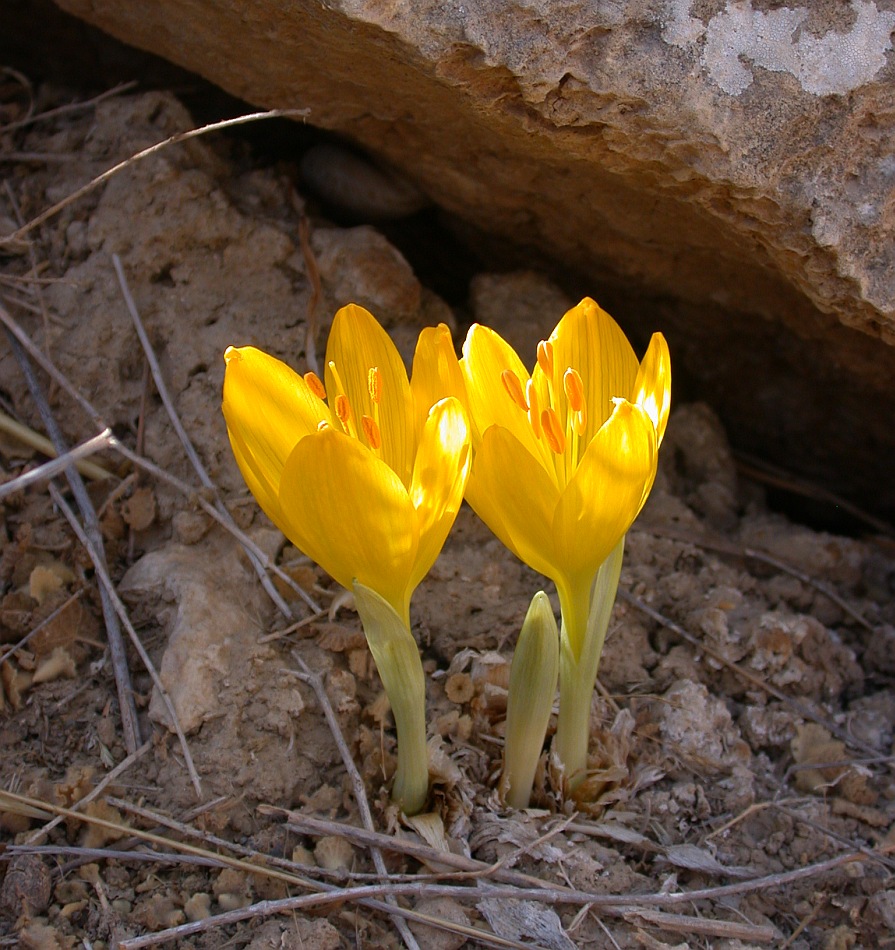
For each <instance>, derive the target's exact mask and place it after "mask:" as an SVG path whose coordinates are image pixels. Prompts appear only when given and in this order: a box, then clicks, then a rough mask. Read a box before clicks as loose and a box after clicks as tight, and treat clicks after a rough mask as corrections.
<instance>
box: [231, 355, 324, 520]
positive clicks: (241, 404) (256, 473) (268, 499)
mask: <svg viewBox="0 0 895 950" xmlns="http://www.w3.org/2000/svg"><path fill="white" fill-rule="evenodd" d="M224 360H225V362H226V364H227V368H226V371H225V373H224V400H223V406H222V408H223V411H224V418H225V420H226V422H227V432H228V434H229V436H230V445H231V446H232V447H233V454H234V456H235V457H236V461H237V463H238V465H239V468H240V471H241V472H242V474H243V477H244V478H245V480H246V484H247V485H248V486H249V489H250V490H251V492H252V494H253V495H254V496H255V497H256V498H257V499H258V503H259V504H260V505H261V508H262V510H263V511H264V513H265V514H266V515H267V516H268V517H269V518H270V519H271V521H273V522H274V524H276V526H277V527H278V528H279V529H280V530H281V531H283V530H284V519H283V515H282V512H281V511H280V507H279V502H278V500H277V494H278V492H279V486H280V479H281V477H282V473H283V466H284V465H285V463H286V459H287V458H288V457H289V454H290V453H291V452H292V449H293V448H294V447H295V445H296V443H298V442H299V441H300V440H301V439H302V438H304V437H305V436H306V435H308V434H309V433H310V432H315V431H316V430H317V425H318V423H319V422H321V421H329V419H330V413H329V410H328V409H327V407H326V405H325V404H324V403H323V402H321V400H320V399H318V398H317V397H316V396H315V395H314V394H313V393H312V392H311V391H310V389H309V388H308V386H307V383H305V381H304V380H303V379H302V378H301V376H299V375H298V373H296V372H294V371H293V370H291V369H290V368H289V367H288V366H287V365H286V364H285V363H283V362H281V361H280V360H278V359H276V358H274V357H272V356H268V354H266V353H263V352H261V350H258V349H255V347H253V346H246V347H240V348H236V347H232V346H231V347H229V348H228V349H227V352H226V353H225V354H224Z"/></svg>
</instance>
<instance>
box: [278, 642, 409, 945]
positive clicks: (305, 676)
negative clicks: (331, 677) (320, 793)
mask: <svg viewBox="0 0 895 950" xmlns="http://www.w3.org/2000/svg"><path fill="white" fill-rule="evenodd" d="M292 657H293V659H294V660H295V662H296V663H298V665H299V666H300V667H301V672H299V671H298V670H290V671H289V672H290V673H292V675H293V676H297V677H298V678H299V679H300V680H301V681H302V682H303V683H305V684H306V685H307V686H310V687H311V689H313V690H314V693H315V695H316V696H317V702H319V703H320V706H321V708H322V709H323V716H324V718H325V719H326V724H327V725H328V726H329V731H330V732H331V733H332V736H333V739H335V742H336V745H337V746H338V749H339V755H340V756H341V757H342V764H343V765H344V766H345V771H346V772H347V773H348V778H349V780H350V781H351V790H352V791H353V792H354V800H355V801H356V802H357V810H358V811H359V812H360V817H361V821H362V822H363V823H364V828H366V829H367V831H373V815H372V814H371V813H370V803H369V802H368V801H367V790H366V788H364V780H363V779H362V778H361V775H360V772H358V770H357V767H356V766H355V764H354V759H353V758H352V757H351V751H350V750H349V748H348V746H347V744H346V743H345V737H344V736H343V735H342V729H341V727H340V726H339V721H338V719H336V714H335V711H334V710H333V707H332V704H331V703H330V701H329V696H327V695H326V689H325V688H324V686H323V680H322V679H321V678H320V676H318V675H317V674H316V673H313V672H311V670H310V668H309V667H308V665H307V663H305V661H304V660H303V659H302V658H301V657H300V656H299V655H298V654H297V653H295V651H293V652H292ZM370 854H371V856H372V858H373V864H374V866H375V867H376V871H377V873H378V874H379V876H380V878H381V879H382V880H383V881H386V880H388V869H387V868H386V866H385V861H383V859H382V852H381V851H380V850H379V848H378V847H376V846H375V845H373V846H371V847H370ZM386 900H387V902H388V903H389V904H391V903H392V902H393V900H394V899H393V898H386ZM393 922H394V925H395V928H396V929H397V931H398V933H399V934H400V935H401V939H402V940H403V941H404V943H405V944H406V945H407V946H408V947H409V948H410V950H419V944H418V943H417V942H416V939H415V938H414V936H413V934H412V933H411V932H410V928H409V927H408V926H407V923H406V922H405V921H404V920H403V919H402V918H400V917H393Z"/></svg>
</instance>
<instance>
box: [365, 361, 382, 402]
mask: <svg viewBox="0 0 895 950" xmlns="http://www.w3.org/2000/svg"><path fill="white" fill-rule="evenodd" d="M367 392H369V394H370V399H372V400H373V402H374V403H379V402H381V401H382V373H380V372H379V367H378V366H371V367H370V368H369V369H368V370H367Z"/></svg>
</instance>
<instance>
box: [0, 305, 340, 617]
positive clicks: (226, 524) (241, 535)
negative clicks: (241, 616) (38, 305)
mask: <svg viewBox="0 0 895 950" xmlns="http://www.w3.org/2000/svg"><path fill="white" fill-rule="evenodd" d="M0 323H2V324H3V325H4V326H5V327H6V329H7V330H8V331H9V332H10V333H11V334H12V335H13V336H14V337H15V338H16V339H17V340H18V341H19V343H20V344H21V345H22V347H23V348H24V349H25V351H26V352H27V353H28V355H29V356H30V357H31V358H32V359H33V360H34V362H35V363H37V364H38V365H39V366H40V368H41V369H42V370H43V371H44V372H45V373H47V374H48V375H49V376H50V377H51V379H53V381H54V382H55V383H57V384H58V385H59V386H60V387H61V388H62V389H64V390H65V392H66V393H68V395H69V396H70V397H71V398H72V399H73V400H74V401H75V402H76V403H77V404H78V405H79V406H80V407H81V408H82V409H83V410H84V412H85V413H86V414H87V415H88V416H89V417H90V419H91V421H92V422H93V423H94V424H95V425H96V426H97V428H101V429H105V428H108V426H107V425H106V423H105V421H104V420H103V418H102V416H101V415H100V414H99V413H98V412H97V411H96V409H94V407H93V406H92V405H91V404H90V402H89V401H88V400H87V399H85V398H84V396H82V395H81V393H80V392H79V391H78V389H77V388H76V387H75V386H73V385H72V383H71V382H70V380H69V379H68V377H67V376H66V375H65V374H64V373H63V372H62V371H61V370H59V369H58V368H57V366H56V364H55V363H53V361H52V360H50V359H48V358H47V356H45V355H44V353H43V351H42V350H41V349H40V348H39V347H37V346H35V344H34V342H33V341H32V339H31V338H30V337H29V336H28V334H27V333H25V331H24V330H23V329H22V328H21V327H20V326H19V324H18V323H17V322H16V321H15V320H14V319H13V318H12V316H11V315H10V313H9V312H8V311H7V310H6V309H5V308H4V307H2V306H0ZM109 446H110V448H112V449H114V450H115V451H116V452H118V453H119V454H120V455H123V456H124V457H125V458H126V459H127V460H128V461H129V462H131V463H132V464H133V465H135V466H136V467H137V468H140V469H143V470H144V471H146V472H148V473H149V474H151V475H153V476H154V477H155V478H157V479H159V481H163V482H165V483H167V484H168V485H171V486H172V487H173V488H176V489H177V490H178V491H179V492H181V494H183V495H185V496H186V497H187V498H190V499H193V500H195V501H196V502H197V503H198V504H199V505H200V507H201V508H202V509H203V510H204V511H205V512H206V514H208V515H209V516H210V517H211V518H213V519H214V520H215V521H217V523H218V524H219V525H221V527H222V528H224V529H225V530H226V531H228V532H229V533H230V534H231V535H233V537H234V538H236V539H237V541H239V543H240V544H241V545H242V546H243V547H244V548H245V549H246V550H247V551H250V552H251V553H252V554H253V555H254V556H255V557H256V558H257V559H258V560H259V561H260V562H261V564H263V565H264V567H265V569H266V570H268V571H270V572H271V573H273V574H276V576H277V577H278V578H279V579H280V580H281V581H282V582H283V583H284V584H286V586H287V587H289V588H290V589H291V590H293V591H295V593H296V594H297V595H298V596H299V597H301V598H302V600H303V601H304V602H305V603H306V604H307V605H308V606H309V607H310V608H311V610H313V611H314V613H315V614H318V615H319V614H322V613H323V609H322V608H321V607H320V605H319V604H318V603H317V602H316V601H315V600H314V599H313V598H312V597H311V596H310V595H309V594H308V593H307V591H305V590H304V588H302V587H300V586H299V585H298V584H297V583H296V582H295V580H294V579H293V578H292V577H290V576H289V575H288V574H287V573H286V572H285V571H284V570H282V569H281V568H280V567H279V566H277V565H276V564H274V563H273V562H272V561H271V560H270V558H269V557H268V556H267V554H265V553H264V551H262V550H261V548H259V547H258V545H257V544H255V542H254V541H252V539H251V538H250V537H249V536H248V535H247V534H246V533H245V532H244V531H241V530H240V529H239V527H238V526H237V525H236V522H234V521H233V518H232V516H231V515H230V514H229V512H227V514H226V515H222V514H221V513H220V512H219V511H218V510H217V509H216V508H215V507H214V506H213V505H211V504H209V503H208V502H207V501H206V500H205V499H204V498H202V496H201V495H200V494H198V490H197V489H196V487H195V486H194V485H188V484H187V483H186V482H183V481H181V480H180V479H179V478H177V477H175V476H174V475H171V474H170V473H168V472H166V471H165V470H164V469H162V468H159V467H158V466H157V465H155V464H153V463H152V462H150V461H149V460H148V459H145V458H143V457H142V456H141V455H138V454H137V453H136V452H133V451H131V449H129V448H128V447H127V446H126V445H123V444H122V443H121V442H119V441H118V440H117V439H116V438H114V437H112V438H111V439H110V440H109Z"/></svg>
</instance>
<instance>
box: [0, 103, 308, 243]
mask: <svg viewBox="0 0 895 950" xmlns="http://www.w3.org/2000/svg"><path fill="white" fill-rule="evenodd" d="M309 114H310V109H271V110H270V111H268V112H252V113H249V114H248V115H240V116H236V117H235V118H233V119H224V121H222V122H212V123H211V124H210V125H203V126H202V127H201V128H198V129H190V130H189V131H187V132H177V133H176V134H174V135H172V136H170V137H169V138H166V139H164V140H163V141H161V142H157V143H156V144H155V145H150V146H149V147H148V148H144V149H143V151H141V152H137V153H136V154H135V155H131V156H130V157H129V158H126V159H125V160H124V161H122V162H118V163H117V164H116V165H113V166H112V167H111V168H109V169H107V170H106V171H104V172H103V173H102V174H101V175H97V177H96V178H94V179H93V180H92V181H90V182H88V183H87V184H86V185H84V186H83V187H82V188H78V189H77V190H76V191H73V192H72V193H71V194H70V195H68V196H67V197H65V198H63V199H62V201H58V202H57V203H56V204H54V205H53V206H52V207H51V208H47V210H46V211H44V212H42V213H41V214H39V215H38V216H37V217H36V218H32V219H31V221H29V222H28V223H27V224H26V225H24V226H23V227H20V228H18V230H16V231H13V232H12V234H8V235H7V236H6V237H2V238H0V246H2V245H3V244H11V243H13V242H14V241H19V240H21V239H22V238H23V237H24V236H25V235H26V234H28V233H29V232H31V231H33V230H34V229H35V228H37V227H40V225H42V224H43V223H44V222H45V221H49V220H50V218H52V217H54V216H55V215H57V214H58V213H59V212H60V211H62V210H64V209H65V208H67V207H68V206H69V205H70V204H74V202H76V201H78V200H79V199H80V198H83V197H84V195H89V194H90V192H91V191H95V190H96V189H97V188H99V186H100V185H102V184H105V182H107V181H108V180H109V179H110V178H112V177H113V176H115V175H117V174H118V172H120V171H122V170H123V169H125V168H127V167H128V166H129V165H133V164H134V162H138V161H140V160H141V159H143V158H148V157H149V156H150V155H155V154H156V153H157V152H160V151H162V149H165V148H167V147H168V146H169V145H176V144H177V143H179V142H185V141H187V140H188V139H194V138H197V137H198V136H200V135H205V134H206V133H207V132H217V131H220V130H221V129H230V128H233V126H236V125H245V124H246V123H247V122H257V121H259V120H261V119H282V118H287V117H292V116H302V117H303V118H307V116H308V115H309Z"/></svg>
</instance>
